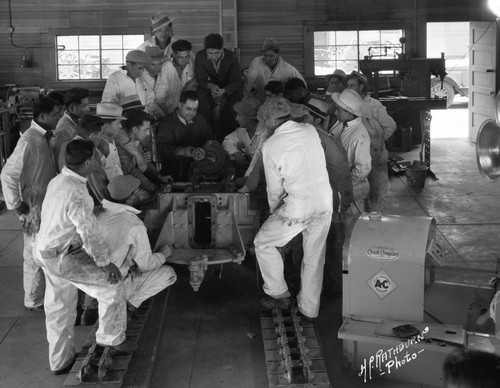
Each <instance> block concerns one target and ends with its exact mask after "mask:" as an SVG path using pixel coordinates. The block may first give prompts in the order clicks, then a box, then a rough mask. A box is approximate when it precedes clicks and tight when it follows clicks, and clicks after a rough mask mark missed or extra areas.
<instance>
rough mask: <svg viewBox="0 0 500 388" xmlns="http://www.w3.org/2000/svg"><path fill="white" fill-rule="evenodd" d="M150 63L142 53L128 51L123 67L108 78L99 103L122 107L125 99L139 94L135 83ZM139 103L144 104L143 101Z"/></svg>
mask: <svg viewBox="0 0 500 388" xmlns="http://www.w3.org/2000/svg"><path fill="white" fill-rule="evenodd" d="M150 62H151V58H150V57H149V55H147V54H146V53H145V52H144V51H140V50H132V51H129V52H128V53H127V56H126V57H125V66H122V69H121V70H118V71H115V72H114V73H112V74H111V75H110V76H109V77H108V79H107V81H106V85H105V86H104V91H103V92H102V99H101V102H112V103H114V104H118V105H123V102H124V100H125V98H127V97H128V96H132V95H136V94H139V93H138V90H137V84H136V81H137V79H138V78H139V77H140V76H141V74H142V72H143V71H144V69H145V68H146V66H147V65H149V64H150ZM141 102H142V103H143V105H144V104H145V101H141Z"/></svg>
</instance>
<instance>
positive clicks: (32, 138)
mask: <svg viewBox="0 0 500 388" xmlns="http://www.w3.org/2000/svg"><path fill="white" fill-rule="evenodd" d="M61 114H62V110H61V108H60V107H59V105H58V103H57V102H56V101H55V100H52V99H49V98H45V97H40V100H39V102H38V103H37V104H35V106H34V110H33V121H32V122H31V126H30V127H29V128H28V130H26V132H24V133H23V135H22V136H21V138H20V139H19V141H18V142H17V145H16V148H15V149H14V152H13V153H12V155H11V156H10V157H9V159H7V163H6V164H5V166H4V167H3V168H2V173H1V180H2V192H3V195H4V198H5V203H6V205H7V209H12V210H14V209H15V210H16V212H17V214H18V215H19V219H20V220H22V222H23V237H24V250H23V257H24V263H23V283H24V306H25V308H26V309H28V310H30V311H43V295H44V290H45V280H44V276H43V271H42V269H41V268H40V266H39V265H38V264H37V263H36V262H35V260H34V259H35V256H34V255H35V252H34V242H35V235H36V233H37V232H38V228H39V227H40V212H41V210H42V201H43V198H44V197H45V192H46V191H47V185H48V184H49V182H50V180H51V179H52V178H54V177H55V176H56V174H57V166H56V164H55V163H56V162H55V161H54V155H53V150H52V144H53V140H54V139H53V138H52V136H53V133H52V131H53V130H54V129H55V128H56V125H57V122H58V121H59V119H60V118H61Z"/></svg>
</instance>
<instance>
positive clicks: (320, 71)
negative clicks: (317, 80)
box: [314, 61, 337, 75]
mask: <svg viewBox="0 0 500 388" xmlns="http://www.w3.org/2000/svg"><path fill="white" fill-rule="evenodd" d="M335 63H336V62H335V61H317V62H315V63H314V74H316V75H327V74H332V73H333V71H334V70H335V69H336V68H337V67H336V64H335Z"/></svg>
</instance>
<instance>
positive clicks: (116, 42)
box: [101, 35, 122, 49]
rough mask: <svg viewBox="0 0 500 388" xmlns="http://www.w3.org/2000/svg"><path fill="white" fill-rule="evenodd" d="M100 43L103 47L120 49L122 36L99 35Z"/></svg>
mask: <svg viewBox="0 0 500 388" xmlns="http://www.w3.org/2000/svg"><path fill="white" fill-rule="evenodd" d="M101 44H102V48H103V49H121V48H122V36H121V35H103V36H102V37H101Z"/></svg>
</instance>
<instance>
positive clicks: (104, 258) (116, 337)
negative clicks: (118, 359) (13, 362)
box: [36, 167, 127, 371]
mask: <svg viewBox="0 0 500 388" xmlns="http://www.w3.org/2000/svg"><path fill="white" fill-rule="evenodd" d="M86 182H87V179H86V178H84V177H82V176H80V175H78V174H76V173H75V172H73V171H71V170H70V169H68V168H67V167H64V168H63V169H62V171H61V173H60V174H59V175H58V176H57V177H55V178H54V179H53V180H52V181H51V182H50V183H49V186H48V189H47V195H46V197H45V200H44V202H43V206H42V222H41V226H40V232H39V233H38V235H37V239H36V248H37V258H38V259H39V261H40V262H41V264H42V267H43V270H44V272H45V276H46V279H47V286H46V291H45V317H46V326H47V340H48V342H49V363H50V369H51V370H52V371H57V370H59V369H62V368H64V367H65V366H66V365H68V364H69V363H70V362H71V360H72V359H73V357H74V355H75V348H74V343H73V337H74V327H73V326H74V323H75V318H76V304H77V302H78V297H77V288H79V289H80V290H82V291H83V292H85V293H86V294H87V295H89V296H91V297H92V298H96V299H97V301H98V305H99V329H98V330H97V333H96V341H97V343H98V344H100V345H103V346H114V345H118V344H120V343H122V342H123V341H124V340H125V330H126V328H127V305H126V298H125V288H124V285H123V281H120V282H118V283H117V284H110V283H109V282H108V280H107V274H106V272H105V271H104V270H103V269H102V268H101V267H103V266H106V265H108V264H109V263H110V257H109V254H108V248H107V247H106V245H105V243H104V240H103V237H102V233H101V231H100V228H99V225H98V223H97V219H96V217H95V216H94V214H93V212H92V211H93V208H94V201H93V200H92V197H91V196H90V194H89V193H88V190H87V186H86Z"/></svg>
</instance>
